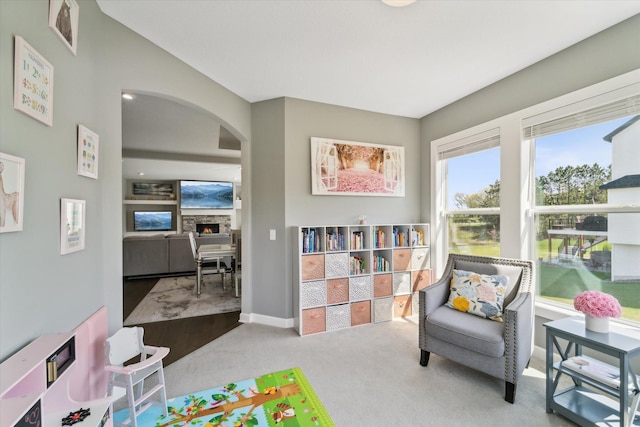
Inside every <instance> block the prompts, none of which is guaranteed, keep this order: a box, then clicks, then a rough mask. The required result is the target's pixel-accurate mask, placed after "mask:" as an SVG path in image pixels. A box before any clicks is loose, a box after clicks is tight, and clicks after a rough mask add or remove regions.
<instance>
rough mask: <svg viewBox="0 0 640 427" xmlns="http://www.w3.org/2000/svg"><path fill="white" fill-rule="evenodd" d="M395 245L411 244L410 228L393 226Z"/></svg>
mask: <svg viewBox="0 0 640 427" xmlns="http://www.w3.org/2000/svg"><path fill="white" fill-rule="evenodd" d="M393 246H395V247H401V246H409V230H403V229H400V228H398V227H393Z"/></svg>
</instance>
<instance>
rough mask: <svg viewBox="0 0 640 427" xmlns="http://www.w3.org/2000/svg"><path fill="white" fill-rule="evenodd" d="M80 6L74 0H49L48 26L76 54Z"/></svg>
mask: <svg viewBox="0 0 640 427" xmlns="http://www.w3.org/2000/svg"><path fill="white" fill-rule="evenodd" d="M79 17H80V7H79V6H78V3H77V2H76V0H49V27H50V28H51V29H52V30H53V32H54V33H56V35H57V36H58V37H60V40H62V42H63V43H64V44H65V46H67V48H68V49H69V50H70V51H71V52H72V53H73V54H74V55H76V53H77V48H78V19H79Z"/></svg>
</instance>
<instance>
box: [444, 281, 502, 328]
mask: <svg viewBox="0 0 640 427" xmlns="http://www.w3.org/2000/svg"><path fill="white" fill-rule="evenodd" d="M508 283H509V278H508V277H507V276H500V275H495V276H490V275H486V274H478V273H474V272H471V271H464V270H453V277H452V278H451V286H450V293H449V301H448V302H447V303H446V306H447V307H451V308H453V309H456V310H459V311H463V312H465V313H471V314H475V315H476V316H480V317H484V318H486V319H491V320H495V321H497V322H502V308H503V304H504V295H505V294H506V292H507V284H508Z"/></svg>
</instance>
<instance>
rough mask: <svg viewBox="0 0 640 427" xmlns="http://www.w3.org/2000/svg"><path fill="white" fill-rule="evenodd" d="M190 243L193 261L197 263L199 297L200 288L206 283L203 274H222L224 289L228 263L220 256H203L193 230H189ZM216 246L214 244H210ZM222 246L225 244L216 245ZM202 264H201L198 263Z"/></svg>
mask: <svg viewBox="0 0 640 427" xmlns="http://www.w3.org/2000/svg"><path fill="white" fill-rule="evenodd" d="M189 244H190V245H191V253H192V254H193V261H194V262H195V264H196V272H197V273H198V274H197V277H196V281H197V283H196V289H197V290H198V297H199V296H200V292H199V290H200V289H201V286H202V285H203V284H204V283H203V281H202V276H203V275H204V274H222V289H224V284H225V277H226V273H227V265H226V264H225V263H224V262H222V261H221V260H220V258H219V257H215V258H202V257H200V255H199V254H198V244H197V243H196V237H195V235H194V234H193V231H190V232H189ZM209 246H214V245H209ZM216 246H220V248H222V247H223V246H224V245H216ZM198 264H200V265H198Z"/></svg>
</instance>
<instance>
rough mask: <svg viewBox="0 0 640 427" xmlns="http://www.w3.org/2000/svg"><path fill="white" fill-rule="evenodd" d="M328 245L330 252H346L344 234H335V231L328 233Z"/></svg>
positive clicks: (326, 235) (326, 237)
mask: <svg viewBox="0 0 640 427" xmlns="http://www.w3.org/2000/svg"><path fill="white" fill-rule="evenodd" d="M325 239H326V242H327V243H326V245H327V248H326V249H327V250H328V251H344V250H345V248H344V234H342V233H339V232H335V231H327V233H326V234H325Z"/></svg>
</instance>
